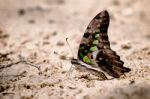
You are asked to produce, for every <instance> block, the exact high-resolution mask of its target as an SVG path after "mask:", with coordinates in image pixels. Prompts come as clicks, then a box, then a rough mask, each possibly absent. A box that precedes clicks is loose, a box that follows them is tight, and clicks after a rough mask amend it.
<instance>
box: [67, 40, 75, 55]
mask: <svg viewBox="0 0 150 99" xmlns="http://www.w3.org/2000/svg"><path fill="white" fill-rule="evenodd" d="M66 42H67V44H68V46H69V49H70V50H71V53H72V56H73V58H74V53H73V50H72V48H71V46H70V44H69V42H68V38H66Z"/></svg>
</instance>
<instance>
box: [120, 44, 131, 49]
mask: <svg viewBox="0 0 150 99" xmlns="http://www.w3.org/2000/svg"><path fill="white" fill-rule="evenodd" d="M121 48H122V49H130V48H131V45H130V44H122V45H121Z"/></svg>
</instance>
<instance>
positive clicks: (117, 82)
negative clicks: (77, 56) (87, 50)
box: [0, 0, 150, 99]
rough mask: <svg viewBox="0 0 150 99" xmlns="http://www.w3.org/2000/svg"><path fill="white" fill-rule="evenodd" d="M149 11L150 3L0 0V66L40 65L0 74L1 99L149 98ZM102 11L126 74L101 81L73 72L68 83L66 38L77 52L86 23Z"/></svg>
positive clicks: (144, 0)
mask: <svg viewBox="0 0 150 99" xmlns="http://www.w3.org/2000/svg"><path fill="white" fill-rule="evenodd" d="M149 6H150V1H149V0H120V1H119V0H89V1H88V0H0V64H1V65H4V64H10V63H14V62H16V61H18V60H19V59H20V58H19V57H18V56H19V55H21V56H23V57H25V59H27V60H29V61H30V62H32V63H33V64H36V65H38V66H40V71H39V70H38V69H37V68H35V67H33V66H30V65H27V64H23V63H20V64H16V65H13V66H10V67H8V68H3V69H0V99H150V28H149V26H150V7H149ZM104 9H107V10H108V11H109V13H110V16H111V21H110V27H109V33H108V35H109V39H110V42H111V47H112V49H114V50H115V51H116V52H117V54H119V55H120V56H121V59H122V60H123V61H124V62H125V64H124V66H126V67H129V68H131V69H132V70H131V72H129V73H127V74H126V76H125V77H123V78H120V79H112V80H105V81H104V80H97V79H89V78H88V77H87V76H88V75H89V73H88V72H85V73H82V72H79V71H78V70H74V71H73V72H72V74H71V76H70V78H68V77H67V76H66V74H67V72H68V70H69V68H70V66H71V63H70V60H67V59H68V57H71V56H72V54H71V51H70V49H69V48H68V45H67V44H66V42H65V38H66V37H68V38H69V39H68V40H69V43H70V45H71V47H72V48H73V52H74V53H77V50H78V46H79V43H80V40H81V38H82V35H83V33H84V31H85V29H86V27H87V25H88V24H89V22H90V20H91V19H92V18H93V17H94V16H95V15H96V14H97V13H99V12H100V11H102V10H104ZM54 51H55V52H57V53H59V54H61V57H59V56H58V55H55V54H54ZM5 53H8V55H6V54H5ZM66 58H67V59H66Z"/></svg>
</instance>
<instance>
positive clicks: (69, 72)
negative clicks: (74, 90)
mask: <svg viewBox="0 0 150 99" xmlns="http://www.w3.org/2000/svg"><path fill="white" fill-rule="evenodd" d="M66 42H67V44H68V46H69V49H70V50H71V53H72V57H73V58H74V53H73V50H72V48H71V46H70V44H69V42H68V38H66ZM73 70H74V68H73V64H71V67H70V69H69V71H68V73H67V76H68V77H69V78H70V76H71V73H72V72H73Z"/></svg>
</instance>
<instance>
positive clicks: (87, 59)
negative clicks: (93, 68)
mask: <svg viewBox="0 0 150 99" xmlns="http://www.w3.org/2000/svg"><path fill="white" fill-rule="evenodd" d="M83 62H85V63H87V64H94V62H93V61H92V60H90V59H89V57H87V56H84V57H83Z"/></svg>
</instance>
